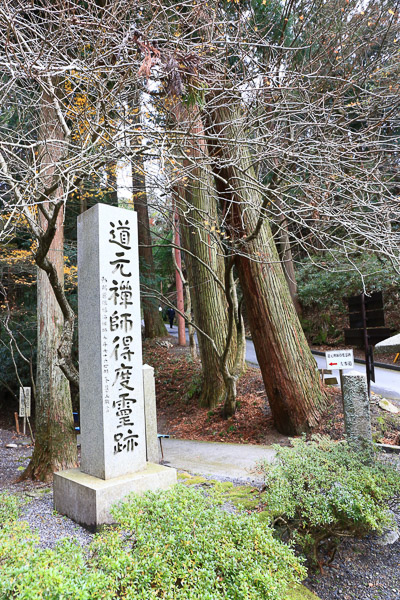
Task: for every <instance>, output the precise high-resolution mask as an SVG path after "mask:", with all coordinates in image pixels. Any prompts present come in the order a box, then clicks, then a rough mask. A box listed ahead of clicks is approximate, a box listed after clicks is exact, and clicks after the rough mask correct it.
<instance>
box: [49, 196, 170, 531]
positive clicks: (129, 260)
mask: <svg viewBox="0 0 400 600" xmlns="http://www.w3.org/2000/svg"><path fill="white" fill-rule="evenodd" d="M78 307H79V373H80V429H81V457H82V458H81V469H80V470H79V469H69V470H67V471H62V472H60V473H56V474H55V476H54V504H55V508H56V509H57V510H58V511H59V512H60V513H62V514H66V515H67V516H69V517H71V518H72V519H73V520H75V521H77V522H78V523H81V524H83V525H86V526H88V527H90V528H94V529H96V528H97V527H98V526H99V525H102V524H104V523H110V522H111V515H110V512H109V509H110V506H111V504H112V503H114V502H116V501H118V500H120V499H121V498H122V497H123V496H125V495H126V494H127V493H129V492H134V491H136V492H144V491H146V490H148V489H151V490H154V489H157V488H165V487H169V486H170V485H172V484H173V483H175V482H176V471H175V469H171V468H168V467H164V466H161V465H158V464H153V463H150V462H147V461H146V454H147V452H148V450H147V445H148V444H147V442H146V421H147V420H148V419H150V420H149V425H148V426H149V427H152V426H153V424H152V423H151V421H153V423H154V421H155V419H156V416H155V392H153V396H154V398H153V399H152V398H150V401H149V402H150V405H151V403H152V400H154V402H153V404H154V407H153V408H151V409H150V408H149V410H148V412H149V415H148V416H147V417H146V419H145V407H144V392H143V386H144V377H145V375H144V373H145V372H146V371H144V372H143V370H142V341H141V316H140V288H139V260H138V242H137V215H136V213H135V212H134V211H132V210H126V209H122V208H116V207H112V206H108V205H106V204H97V205H96V206H94V207H93V208H91V209H89V210H87V211H86V212H84V213H83V214H82V215H80V216H79V217H78ZM147 369H151V367H147ZM152 371H153V370H152V369H151V373H149V375H150V376H151V375H152ZM146 381H147V380H146ZM145 385H147V387H149V386H151V382H150V381H147V384H146V382H145ZM150 391H151V390H150ZM150 413H152V416H151V417H150ZM153 413H154V414H153ZM155 427H156V426H155ZM147 433H148V434H149V432H147ZM149 437H150V436H149V435H147V438H149ZM154 437H155V439H154V443H155V444H157V431H156V430H155V436H154ZM150 454H151V458H152V459H153V460H154V459H155V455H154V453H153V452H151V453H150ZM157 459H158V454H157ZM157 462H158V461H157Z"/></svg>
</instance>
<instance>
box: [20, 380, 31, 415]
mask: <svg viewBox="0 0 400 600" xmlns="http://www.w3.org/2000/svg"><path fill="white" fill-rule="evenodd" d="M19 416H20V417H30V416H31V388H30V387H20V388H19Z"/></svg>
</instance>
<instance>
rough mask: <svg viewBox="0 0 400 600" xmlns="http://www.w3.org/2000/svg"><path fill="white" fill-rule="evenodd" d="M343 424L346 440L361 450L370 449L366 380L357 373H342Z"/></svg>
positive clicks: (369, 418) (370, 434)
mask: <svg viewBox="0 0 400 600" xmlns="http://www.w3.org/2000/svg"><path fill="white" fill-rule="evenodd" d="M343 405H344V424H345V431H346V436H347V440H348V442H349V443H350V444H352V445H354V446H357V448H360V449H362V450H368V449H371V448H372V430H371V415H370V410H369V398H368V387H367V378H366V376H365V375H363V374H362V373H359V372H358V371H345V372H344V373H343Z"/></svg>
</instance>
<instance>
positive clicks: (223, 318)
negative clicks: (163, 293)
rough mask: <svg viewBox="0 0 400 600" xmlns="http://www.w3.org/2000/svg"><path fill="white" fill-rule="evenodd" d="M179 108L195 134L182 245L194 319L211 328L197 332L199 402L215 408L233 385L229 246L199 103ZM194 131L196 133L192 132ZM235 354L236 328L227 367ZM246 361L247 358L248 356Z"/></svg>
mask: <svg viewBox="0 0 400 600" xmlns="http://www.w3.org/2000/svg"><path fill="white" fill-rule="evenodd" d="M174 114H175V116H176V119H177V121H178V123H179V126H180V127H181V128H185V129H184V131H185V134H186V135H188V138H187V139H189V140H190V143H188V144H187V145H185V143H184V145H183V151H184V152H185V155H186V156H187V157H188V158H186V159H183V161H182V162H183V167H184V168H185V172H186V173H187V174H188V181H187V183H186V186H184V185H179V186H176V188H175V195H176V199H175V201H176V205H177V207H178V211H179V214H180V221H181V240H182V245H183V247H184V248H185V249H186V250H187V252H185V264H186V269H187V273H188V280H189V284H190V286H191V292H192V294H191V296H192V305H193V313H194V321H195V323H196V325H197V327H199V329H200V330H201V331H203V332H204V333H205V334H206V335H202V334H201V332H199V333H198V343H199V351H200V358H201V364H202V375H203V376H202V389H201V395H200V404H201V405H202V406H208V407H209V408H215V407H216V406H217V405H218V404H219V403H220V402H225V399H226V397H227V394H228V392H229V390H232V388H230V386H229V383H228V380H227V379H226V375H225V373H224V367H223V365H222V361H221V356H222V355H223V353H224V350H225V348H226V343H227V340H228V331H229V318H228V305H227V301H226V297H225V287H224V275H225V264H224V258H223V255H224V252H223V249H222V247H221V245H220V244H219V241H218V235H219V234H218V232H217V231H216V230H217V229H218V226H217V225H218V206H217V202H218V200H217V195H216V190H215V183H214V178H213V176H212V173H211V171H210V169H209V167H207V166H202V167H198V166H197V164H196V161H197V159H198V158H200V157H203V158H204V156H205V155H207V153H208V150H207V145H206V142H205V140H204V128H203V123H202V120H201V117H200V114H199V112H198V109H197V107H192V108H191V109H187V108H186V107H184V106H183V104H182V103H179V102H178V104H177V105H176V108H175V111H174ZM192 134H194V136H195V137H191V135H192ZM206 223H208V225H207V224H206ZM210 338H211V339H210ZM211 340H212V341H211ZM213 342H214V344H215V347H216V349H217V352H216V351H215V348H214V347H213ZM242 352H244V349H243V351H242ZM236 354H237V333H236V330H234V331H232V334H231V335H230V336H229V348H228V349H227V357H226V367H227V368H228V369H229V368H230V367H232V366H233V364H234V363H235V358H236ZM241 364H242V365H243V364H244V361H243V360H241Z"/></svg>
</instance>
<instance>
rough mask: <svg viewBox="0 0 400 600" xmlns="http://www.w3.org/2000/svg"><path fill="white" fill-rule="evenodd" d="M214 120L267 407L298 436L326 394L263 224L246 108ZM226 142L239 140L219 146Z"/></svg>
mask: <svg viewBox="0 0 400 600" xmlns="http://www.w3.org/2000/svg"><path fill="white" fill-rule="evenodd" d="M208 119H209V123H210V125H211V126H212V133H213V141H212V143H211V145H210V150H211V153H212V154H213V155H214V157H215V158H216V159H218V160H215V165H216V166H215V169H216V175H217V178H216V182H217V187H218V189H219V191H220V195H221V200H222V201H223V210H224V214H225V218H226V220H227V222H228V223H229V226H230V235H231V237H232V238H233V239H235V240H236V244H237V246H238V248H237V250H238V252H237V256H236V266H237V269H238V273H239V279H240V283H241V287H242V291H243V295H244V299H245V303H246V309H247V314H248V319H249V325H250V330H251V334H252V338H253V342H254V346H255V350H256V354H257V359H258V362H259V365H260V369H261V372H262V376H263V380H264V385H265V388H266V392H267V395H268V401H269V404H270V406H271V410H272V414H273V416H274V420H275V424H276V427H277V429H278V430H279V431H280V432H282V433H285V434H288V435H296V434H299V433H301V432H303V431H306V430H308V429H310V428H312V427H313V426H315V425H316V424H317V422H318V419H319V416H320V411H321V410H322V409H323V408H324V407H325V406H326V396H325V394H324V393H323V391H322V389H321V384H320V380H319V376H318V372H317V368H316V363H315V360H314V358H313V356H312V354H311V352H310V350H309V347H308V344H307V340H306V339H305V336H304V333H303V330H302V328H301V325H300V322H299V320H298V317H297V314H296V311H295V309H294V305H293V302H292V299H291V297H290V293H289V289H288V286H287V283H286V280H285V275H284V272H283V269H282V265H281V262H280V260H279V256H278V253H277V250H276V247H275V243H274V240H273V237H272V233H271V229H270V226H269V223H268V222H267V220H266V219H262V212H261V211H262V198H261V195H260V194H259V192H258V189H257V182H256V179H255V174H254V169H253V166H252V159H251V155H250V152H249V150H248V148H247V146H246V144H245V143H243V140H242V139H241V138H242V131H241V130H240V113H239V110H238V109H237V108H236V107H235V106H232V103H231V104H230V105H229V103H228V102H226V103H225V104H223V105H222V104H220V103H219V102H218V101H216V102H215V105H214V107H213V110H211V111H210V113H209V114H208ZM220 136H223V138H224V140H227V139H228V140H232V142H226V141H225V142H224V143H220V141H219V139H220ZM233 140H235V141H233ZM225 182H226V183H225ZM256 228H257V229H256ZM257 231H258V235H252V234H253V233H254V232H257Z"/></svg>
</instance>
